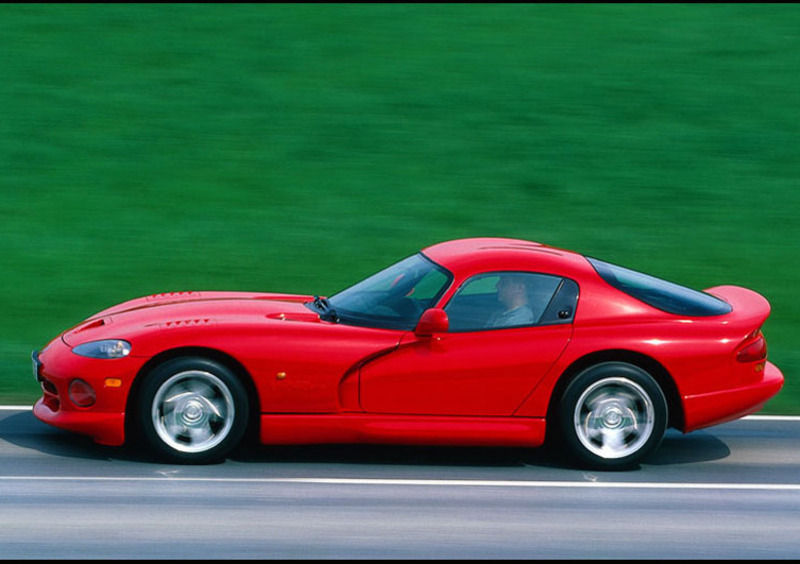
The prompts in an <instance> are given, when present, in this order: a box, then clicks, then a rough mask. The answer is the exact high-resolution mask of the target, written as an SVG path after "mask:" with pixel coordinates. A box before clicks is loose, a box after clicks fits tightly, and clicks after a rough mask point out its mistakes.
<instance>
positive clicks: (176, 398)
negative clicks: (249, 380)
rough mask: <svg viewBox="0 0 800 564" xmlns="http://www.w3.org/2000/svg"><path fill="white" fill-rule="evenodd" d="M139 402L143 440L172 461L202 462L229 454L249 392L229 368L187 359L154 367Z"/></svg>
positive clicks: (237, 436) (242, 426)
mask: <svg viewBox="0 0 800 564" xmlns="http://www.w3.org/2000/svg"><path fill="white" fill-rule="evenodd" d="M139 400H140V401H139V402H138V405H137V406H136V408H135V409H136V412H137V421H138V424H139V431H140V433H141V436H142V437H143V438H144V441H145V443H146V444H147V446H149V447H150V448H151V449H152V450H153V451H155V452H156V453H157V454H158V455H160V456H161V457H162V458H165V459H167V460H169V461H171V462H180V463H193V464H203V463H209V462H215V461H218V460H222V459H224V458H225V456H226V455H227V454H229V453H230V452H231V451H232V450H233V449H234V448H235V447H236V446H237V445H238V444H239V442H240V441H241V439H242V437H243V435H244V433H245V430H246V428H247V421H248V401H247V394H246V392H245V389H244V387H243V386H242V384H241V382H240V381H239V379H238V378H237V377H236V376H235V375H234V374H233V373H232V372H231V371H230V370H229V369H228V368H227V367H225V366H223V365H222V364H219V363H217V362H214V361H212V360H209V359H205V358H199V357H183V358H175V359H172V360H169V361H167V362H165V363H163V364H161V365H159V366H158V367H156V368H155V369H154V370H153V371H152V372H151V373H150V374H148V376H147V377H146V380H145V381H144V383H143V384H142V389H141V393H140V395H139Z"/></svg>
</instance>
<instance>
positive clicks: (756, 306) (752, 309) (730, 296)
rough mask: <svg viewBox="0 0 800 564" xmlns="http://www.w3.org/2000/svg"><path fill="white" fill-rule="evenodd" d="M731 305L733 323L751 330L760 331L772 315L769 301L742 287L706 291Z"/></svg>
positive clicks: (717, 288)
mask: <svg viewBox="0 0 800 564" xmlns="http://www.w3.org/2000/svg"><path fill="white" fill-rule="evenodd" d="M704 292H706V293H707V294H711V295H712V296H716V297H717V298H720V299H721V300H723V301H725V302H727V303H728V304H730V306H731V307H732V308H733V310H732V311H731V312H730V313H729V314H727V316H730V317H731V318H732V319H731V322H732V323H735V324H736V325H737V326H738V325H741V326H743V327H747V328H749V329H758V328H760V327H761V326H762V325H763V324H764V322H765V321H766V320H767V318H768V317H769V314H770V305H769V302H768V301H767V299H766V298H765V297H764V296H762V295H761V294H759V293H758V292H754V291H753V290H748V289H747V288H742V287H741V286H714V287H713V288H708V289H706V290H704Z"/></svg>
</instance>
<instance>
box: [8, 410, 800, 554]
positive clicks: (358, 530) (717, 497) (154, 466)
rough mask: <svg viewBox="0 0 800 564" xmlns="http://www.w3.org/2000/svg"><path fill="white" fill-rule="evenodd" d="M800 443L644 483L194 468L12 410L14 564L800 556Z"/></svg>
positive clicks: (276, 456)
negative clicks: (30, 563) (55, 563)
mask: <svg viewBox="0 0 800 564" xmlns="http://www.w3.org/2000/svg"><path fill="white" fill-rule="evenodd" d="M799 446H800V419H798V418H766V419H762V418H746V419H744V420H740V421H737V422H733V423H728V424H725V425H721V426H717V427H713V428H711V429H707V430H703V431H697V432H695V433H691V434H688V435H681V434H679V433H676V432H669V433H668V434H667V436H666V437H665V439H664V442H663V444H662V446H661V448H660V449H659V450H658V451H657V452H656V453H655V454H654V455H652V456H651V457H650V459H649V460H648V461H647V462H646V463H645V464H642V466H641V467H640V468H639V469H638V470H633V471H629V472H608V473H603V472H586V471H581V470H577V469H574V468H570V467H569V466H568V465H567V464H565V463H564V461H563V460H561V458H560V457H559V456H558V453H556V452H549V451H545V450H541V449H539V450H522V449H489V448H478V449H470V448H411V447H384V446H324V447H280V448H274V447H272V448H265V447H256V448H251V449H247V450H244V449H243V450H242V451H241V452H238V453H236V455H235V456H234V457H232V458H231V459H229V460H228V461H226V462H225V463H223V464H216V465H210V466H179V465H164V464H159V463H155V462H153V461H150V460H148V459H147V458H145V457H144V456H143V455H142V454H141V453H139V452H136V451H134V450H132V449H128V448H108V447H101V446H99V445H95V444H93V443H92V442H91V441H89V440H87V439H85V438H83V437H80V436H77V435H73V434H70V433H66V432H63V431H60V430H57V429H53V428H50V427H48V426H46V425H44V424H43V423H40V422H39V421H37V420H36V419H35V418H34V417H33V415H32V414H31V412H30V411H29V410H14V409H9V408H0V559H45V558H47V559H53V558H55V559H65V558H70V559H78V558H80V559H100V558H104V559H105V558H114V559H118V558H134V559H161V558H166V559H196V558H203V559H223V558H225V559H235V558H240V559H241V558H248V559H250V558H260V559H278V558H286V559H311V558H321V559H396V558H408V559H522V558H524V559H541V558H550V559H562V558H564V559H566V558H595V559H610V558H624V559H635V558H685V559H689V558H700V559H721V558H725V559H729V558H733V559H745V558H746V559H756V558H757V559H786V558H792V559H794V558H797V557H798V556H800V448H798V447H799Z"/></svg>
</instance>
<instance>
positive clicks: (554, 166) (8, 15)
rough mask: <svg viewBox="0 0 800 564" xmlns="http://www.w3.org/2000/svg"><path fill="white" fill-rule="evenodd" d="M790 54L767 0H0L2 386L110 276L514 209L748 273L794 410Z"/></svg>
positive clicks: (0, 391)
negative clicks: (37, 0)
mask: <svg viewBox="0 0 800 564" xmlns="http://www.w3.org/2000/svg"><path fill="white" fill-rule="evenodd" d="M798 53H800V11H799V10H797V7H796V6H794V5H778V4H765V5H758V4H742V5H740V4H699V5H692V4H652V5H651V4H620V5H618V4H613V5H589V4H572V5H559V4H545V5H536V4H522V5H516V4H501V5H479V4H454V5H416V4H389V5H381V4H365V5H361V4H343V5H333V4H325V5H314V4H299V5H293V4H286V5H271V4H238V5H237V4H234V5H226V4H191V5H187V4H178V5H148V4H122V5H104V4H98V5H68V4H39V5H31V6H28V5H21V4H20V5H17V4H4V5H2V6H0V174H1V175H2V176H0V241H1V242H2V253H1V254H0V257H2V258H1V259H0V289H2V292H1V293H0V403H30V402H33V401H34V399H35V398H36V397H37V396H38V388H37V386H36V385H35V383H34V381H33V379H32V377H31V375H30V359H29V355H30V351H31V350H32V349H34V348H38V347H41V346H42V345H43V344H44V343H46V342H47V341H48V340H49V339H50V338H52V337H54V336H55V335H56V334H58V333H59V332H60V331H61V330H63V329H65V328H67V327H69V326H71V325H74V324H75V323H77V322H79V321H80V320H82V319H83V318H85V317H87V316H88V315H90V314H92V313H94V312H96V311H98V310H100V309H102V308H105V307H107V306H109V305H112V304H114V303H116V302H119V301H122V300H126V299H129V298H133V297H138V296H142V295H146V294H150V293H155V292H167V291H179V290H210V289H229V290H248V291H250V290H253V291H291V292H308V293H320V294H330V293H333V292H335V291H337V290H339V289H341V288H342V287H344V286H346V285H348V284H350V283H351V282H354V281H356V280H358V279H360V278H361V277H363V276H365V275H366V274H369V273H371V272H374V271H376V270H378V269H379V268H382V267H383V266H385V265H387V264H389V263H391V262H394V261H395V260H398V259H400V258H402V257H405V256H407V255H409V254H411V253H413V252H415V251H416V250H418V249H419V248H420V247H424V246H427V245H429V244H431V243H434V242H438V241H442V240H445V239H450V238H457V237H468V236H513V237H521V238H525V239H531V240H535V241H541V242H544V243H548V244H551V245H555V246H561V247H566V248H570V249H574V250H577V251H580V252H584V253H586V254H590V255H594V256H597V257H600V258H604V259H607V260H610V261H612V262H617V263H620V264H623V265H626V266H629V267H631V268H636V269H638V270H643V271H645V272H648V273H651V274H654V275H658V276H661V277H663V278H667V279H669V280H673V281H675V282H679V283H683V284H686V285H689V286H692V287H695V288H706V287H709V286H713V285H717V284H738V285H742V286H746V287H749V288H752V289H754V290H757V291H759V292H761V293H762V294H764V295H765V296H766V297H767V298H768V299H769V300H770V302H771V303H772V307H773V313H772V316H771V318H770V319H769V321H768V322H767V324H766V326H765V334H766V335H767V340H768V342H769V346H770V359H771V360H772V361H773V362H775V363H776V364H778V366H780V367H781V369H782V370H783V371H784V374H785V376H786V378H787V382H786V385H785V387H784V389H783V391H782V392H781V393H780V394H779V395H778V396H777V397H776V398H775V399H774V400H772V401H771V402H770V403H769V404H768V405H767V407H766V410H765V412H768V413H785V414H798V413H800V384H798V376H800V352H798V347H797V343H798V341H799V340H800V306H798V300H797V298H796V297H795V296H794V294H793V292H794V291H795V290H797V289H798V288H799V287H800V268H799V266H800V265H799V264H798V243H800V237H799V235H800V228H799V227H798V217H800V189H799V188H800V186H798V179H799V178H800V174H798V173H800V154H799V148H800V144H799V143H798V142H797V141H798V132H799V131H800V96H799V95H798V92H800V56H798Z"/></svg>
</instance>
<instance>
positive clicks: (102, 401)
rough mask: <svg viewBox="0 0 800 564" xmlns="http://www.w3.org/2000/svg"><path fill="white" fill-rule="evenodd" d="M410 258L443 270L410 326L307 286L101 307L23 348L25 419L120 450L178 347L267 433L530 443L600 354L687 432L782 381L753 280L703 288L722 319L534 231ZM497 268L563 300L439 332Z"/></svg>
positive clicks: (281, 437) (736, 412)
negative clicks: (526, 321)
mask: <svg viewBox="0 0 800 564" xmlns="http://www.w3.org/2000/svg"><path fill="white" fill-rule="evenodd" d="M422 255H423V257H425V260H428V261H432V263H435V265H438V266H437V268H440V269H441V273H440V274H439V276H440V277H441V279H442V280H444V278H445V273H446V277H447V281H446V283H444V285H443V287H442V290H441V292H440V293H439V294H438V295H437V296H436V297H435V300H434V301H431V302H430V303H429V304H428V306H429V307H430V308H431V309H428V311H427V312H425V313H424V314H423V312H422V311H418V312H416V313H415V314H414V317H413V320H414V321H419V324H418V325H416V329H417V330H416V331H415V330H414V325H413V324H412V325H410V326H408V327H399V326H396V327H395V326H391V324H389V325H387V326H380V323H377V324H376V323H373V322H364V323H362V322H360V321H358V320H355V321H354V320H353V319H344V318H342V319H338V320H337V319H334V318H329V317H328V316H326V314H325V312H324V310H323V309H321V308H322V306H312V305H311V303H312V301H313V296H305V295H293V294H275V293H257V292H178V293H168V294H158V295H154V296H148V297H143V298H138V299H135V300H131V301H129V302H125V303H123V304H119V305H117V306H114V307H111V308H108V309H106V310H104V311H101V312H99V313H98V314H96V315H94V316H92V317H90V318H88V319H87V320H85V321H84V322H82V323H81V324H79V325H78V326H77V327H74V328H72V329H70V330H67V331H65V332H64V333H63V334H62V335H60V336H59V337H58V338H57V339H55V340H53V341H52V342H51V343H50V344H49V345H48V346H47V347H45V348H44V349H43V350H42V351H41V352H40V353H39V354H38V360H39V363H40V366H39V370H38V375H37V378H38V379H39V380H40V381H41V382H42V387H43V397H42V398H41V399H40V400H39V401H38V402H37V403H36V406H35V408H34V414H35V415H36V417H38V418H39V419H41V420H42V421H45V422H46V423H49V424H52V425H55V426H58V427H62V428H65V429H69V430H72V431H75V432H79V433H84V434H87V435H90V436H91V437H93V438H94V439H95V440H96V441H97V442H99V443H102V444H107V445H121V444H123V443H124V442H125V440H126V436H125V434H126V428H127V427H126V422H127V423H131V422H132V421H131V418H132V417H133V416H132V414H133V413H134V412H135V411H136V409H135V408H136V402H138V401H140V399H139V390H140V389H141V387H142V382H143V381H144V380H145V379H146V378H148V375H149V374H150V373H151V372H152V370H153V368H154V367H156V366H159V365H160V364H161V363H163V362H164V361H165V360H167V359H170V358H176V357H183V356H191V357H204V358H210V359H213V360H214V361H216V362H219V363H221V364H223V365H225V366H226V367H227V368H229V369H230V370H232V371H233V372H234V373H235V374H236V376H237V378H239V379H241V381H242V383H243V384H244V385H245V387H246V389H247V390H248V392H249V393H250V394H251V395H252V396H253V397H254V403H253V405H254V406H255V409H256V411H257V412H258V414H259V415H258V417H257V418H256V420H257V421H258V422H259V423H260V431H259V433H258V436H260V437H261V440H262V442H263V443H266V444H307V443H326V442H327V443H331V442H334V443H336V442H385V443H407V444H435V445H444V444H458V445H506V446H538V445H540V444H541V443H542V441H543V440H544V437H545V430H546V427H547V428H548V429H549V425H550V424H551V423H550V421H551V416H552V415H553V410H554V409H556V406H557V404H558V400H559V398H560V397H561V394H562V393H563V392H564V389H565V386H566V384H567V383H568V382H569V381H570V380H571V379H572V378H574V377H575V376H576V375H578V374H579V373H580V372H581V371H582V370H584V369H586V368H588V367H591V366H595V365H599V364H602V363H607V362H623V363H628V364H632V365H636V366H638V367H640V368H642V369H644V370H645V371H647V372H648V373H649V374H650V375H652V376H653V378H654V379H655V380H656V381H657V382H658V385H659V387H660V388H661V390H662V391H663V394H664V396H665V398H666V401H667V405H668V410H669V423H670V425H672V426H674V427H677V428H679V429H681V430H683V431H685V432H688V431H692V430H694V429H698V428H701V427H706V426H709V425H714V424H717V423H720V422H724V421H727V420H730V419H732V418H737V417H741V416H743V415H746V414H748V413H752V412H754V411H756V410H758V409H760V408H761V407H762V406H763V405H764V403H765V402H766V401H767V400H769V399H770V398H771V397H773V396H774V395H775V394H776V393H778V391H779V390H780V389H781V386H782V384H783V376H782V374H781V373H780V371H779V370H778V369H777V367H775V366H774V365H773V364H771V363H769V362H767V361H766V360H765V355H766V344H765V341H764V337H763V335H762V334H761V333H760V328H761V326H762V325H763V323H764V321H765V320H766V318H767V317H768V315H769V313H770V309H769V304H768V303H767V300H766V299H764V298H763V297H762V296H760V295H759V294H757V293H756V292H753V291H751V290H748V289H745V288H740V287H736V286H718V287H715V288H710V289H708V290H706V293H708V294H711V295H714V296H717V297H718V298H720V299H721V300H724V301H725V302H727V303H728V304H729V305H730V307H731V308H732V310H731V311H730V312H729V313H725V314H721V315H712V316H702V317H700V316H690V315H680V314H675V313H668V312H666V311H662V310H660V309H657V308H656V307H653V306H651V305H648V304H647V303H645V302H643V301H640V300H639V299H637V298H635V297H633V296H631V295H629V294H627V293H625V292H623V291H620V290H619V289H617V288H615V287H612V286H611V285H610V284H609V283H607V282H606V281H605V280H604V279H603V278H601V276H600V275H598V272H597V271H596V270H595V268H594V267H593V266H592V264H591V263H590V262H589V261H588V260H587V259H586V258H585V257H584V256H582V255H580V254H578V253H574V252H570V251H566V250H562V249H556V248H552V247H548V246H545V245H541V244H538V243H532V242H528V241H521V240H514V239H499V238H478V239H464V240H458V241H450V242H445V243H441V244H438V245H434V246H431V247H428V248H426V249H424V250H423V251H422ZM505 272H522V273H538V274H543V275H550V276H554V277H558V279H559V280H561V279H563V280H568V281H573V282H574V283H576V285H575V288H577V289H578V291H577V292H576V294H575V299H577V302H576V303H575V302H573V304H572V306H571V309H569V308H568V311H567V310H565V312H563V319H562V318H561V317H553V319H554V320H555V321H553V322H551V323H545V324H536V325H532V326H523V327H514V328H505V329H495V330H483V329H478V330H466V331H459V330H457V329H453V328H452V327H450V328H449V329H448V311H450V312H453V311H454V310H453V309H450V310H448V306H451V308H452V307H454V306H453V303H454V297H455V296H457V295H458V292H459V290H460V289H461V288H462V287H464V284H465V282H467V281H468V280H470V279H473V278H472V277H474V276H476V275H480V274H483V273H505ZM397 283H400V284H402V276H400V277H398V278H397V279H396V280H395V281H394V284H397ZM560 287H561V286H560ZM564 287H565V286H564ZM413 291H416V289H412V290H411V291H409V293H408V294H407V295H406V297H407V296H413V293H412V292H413ZM419 292H423V290H419ZM419 292H418V293H419ZM401 297H402V296H401ZM334 298H336V296H334ZM432 299H433V298H432ZM553 300H556V298H553ZM332 301H334V300H332ZM558 315H559V316H562V312H558ZM354 319H355V318H354ZM543 319H544V317H543ZM451 321H452V320H451ZM104 339H122V340H124V341H126V342H128V343H130V345H131V350H130V354H128V355H127V356H125V357H124V358H113V359H109V358H88V357H85V356H79V355H78V354H76V353H75V352H74V349H75V347H77V346H79V345H82V344H86V343H92V342H95V341H98V340H104ZM762 348H763V353H764V354H763V355H762V354H761V352H762ZM743 350H744V351H745V353H742V351H743ZM76 378H80V379H81V380H83V381H85V382H86V383H88V384H89V385H90V386H91V387H92V388H93V389H94V390H95V392H96V399H95V402H94V404H93V405H91V406H89V407H80V406H78V405H75V404H74V403H73V402H72V401H70V398H69V394H68V388H69V386H70V384H71V383H72V381H73V380H74V379H76ZM109 379H113V380H109ZM110 381H111V382H113V381H118V383H114V384H112V385H109V382H110ZM79 389H80V390H83V388H79Z"/></svg>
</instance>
